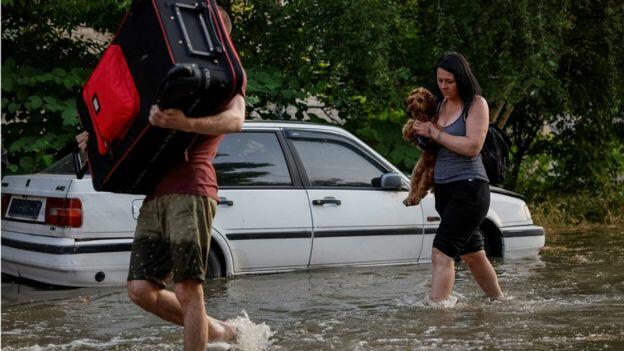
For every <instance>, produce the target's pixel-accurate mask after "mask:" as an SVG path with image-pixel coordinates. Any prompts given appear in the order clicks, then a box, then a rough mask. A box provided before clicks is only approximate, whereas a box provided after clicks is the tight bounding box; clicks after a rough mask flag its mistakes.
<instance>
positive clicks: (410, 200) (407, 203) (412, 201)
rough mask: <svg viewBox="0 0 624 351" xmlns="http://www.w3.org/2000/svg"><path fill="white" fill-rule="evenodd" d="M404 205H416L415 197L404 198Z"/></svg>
mask: <svg viewBox="0 0 624 351" xmlns="http://www.w3.org/2000/svg"><path fill="white" fill-rule="evenodd" d="M403 205H405V206H407V207H409V206H414V205H416V204H415V203H414V199H410V198H409V197H408V198H407V199H405V200H403Z"/></svg>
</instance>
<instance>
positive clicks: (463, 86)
mask: <svg viewBox="0 0 624 351" xmlns="http://www.w3.org/2000/svg"><path fill="white" fill-rule="evenodd" d="M438 68H442V69H443V70H445V71H448V72H451V73H452V74H453V77H454V78H455V83H456V84H457V92H458V93H459V98H460V99H461V100H462V101H463V103H464V106H465V107H466V108H470V104H471V103H472V100H474V97H475V95H481V86H479V82H477V78H475V76H474V74H472V70H471V69H470V64H469V63H468V61H467V60H466V58H465V57H464V56H463V55H462V54H460V53H458V52H446V53H444V55H442V57H440V59H439V60H438V63H437V64H436V66H435V68H434V70H433V71H434V75H435V76H436V77H437V70H438ZM436 80H437V78H436ZM434 86H435V88H434V94H435V95H436V97H437V98H438V99H439V100H442V99H443V97H442V92H441V91H440V88H439V87H438V84H437V81H436V84H435V85H434Z"/></svg>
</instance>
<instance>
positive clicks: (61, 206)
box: [45, 197, 82, 228]
mask: <svg viewBox="0 0 624 351" xmlns="http://www.w3.org/2000/svg"><path fill="white" fill-rule="evenodd" d="M45 222H46V224H49V225H53V226H57V227H73V228H77V227H80V226H81V225H82V202H80V200H79V199H62V198H57V197H48V198H47V199H46V213H45Z"/></svg>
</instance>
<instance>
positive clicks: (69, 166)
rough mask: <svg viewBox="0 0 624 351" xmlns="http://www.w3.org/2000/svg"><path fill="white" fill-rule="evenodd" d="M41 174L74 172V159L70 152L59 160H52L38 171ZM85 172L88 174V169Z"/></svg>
mask: <svg viewBox="0 0 624 351" xmlns="http://www.w3.org/2000/svg"><path fill="white" fill-rule="evenodd" d="M39 173H43V174H76V170H75V169H74V160H73V158H72V154H69V155H67V156H65V157H63V158H61V159H60V160H58V161H56V162H54V163H53V164H52V165H51V166H50V167H48V168H46V169H44V170H43V171H41V172H39ZM85 174H89V169H88V168H87V171H86V172H85Z"/></svg>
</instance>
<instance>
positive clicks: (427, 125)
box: [413, 120, 442, 140]
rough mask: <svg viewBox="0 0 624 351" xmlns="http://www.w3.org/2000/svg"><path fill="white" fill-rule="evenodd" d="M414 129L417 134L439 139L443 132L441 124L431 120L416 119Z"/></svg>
mask: <svg viewBox="0 0 624 351" xmlns="http://www.w3.org/2000/svg"><path fill="white" fill-rule="evenodd" d="M413 130H414V132H415V133H416V134H418V135H420V136H424V137H427V138H430V139H434V140H437V139H439V138H438V137H439V136H440V134H441V133H442V131H441V130H440V126H438V125H437V124H434V123H431V122H421V121H417V120H416V121H414V126H413Z"/></svg>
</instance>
